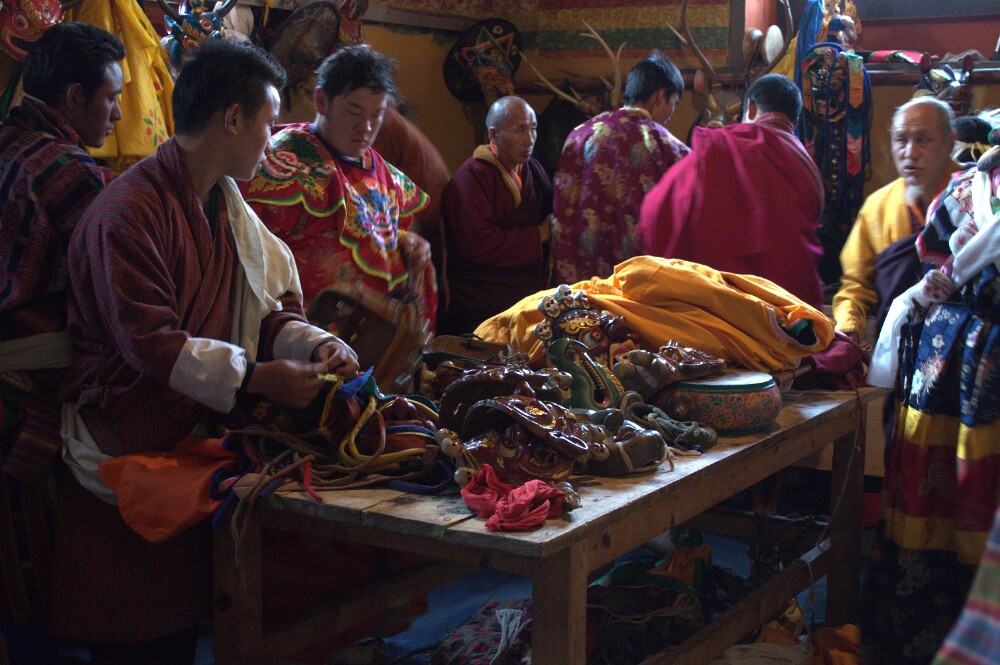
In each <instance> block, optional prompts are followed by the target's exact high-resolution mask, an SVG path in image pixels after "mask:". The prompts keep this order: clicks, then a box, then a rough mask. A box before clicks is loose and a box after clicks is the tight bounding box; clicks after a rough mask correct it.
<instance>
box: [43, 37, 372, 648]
mask: <svg viewBox="0 0 1000 665" xmlns="http://www.w3.org/2000/svg"><path fill="white" fill-rule="evenodd" d="M283 80H284V73H283V71H282V70H281V68H280V67H279V66H278V65H277V64H276V63H274V61H273V60H271V59H270V57H269V56H267V55H266V54H264V53H263V52H262V51H259V50H257V49H255V48H254V47H252V46H249V45H240V44H235V43H233V42H228V41H224V40H211V41H210V42H206V44H205V45H203V46H202V47H201V48H199V49H198V50H197V51H196V53H195V55H194V56H193V57H192V59H191V60H190V61H189V62H188V64H187V65H186V66H185V68H184V69H183V70H182V72H181V74H180V77H179V78H178V80H177V85H176V88H175V91H174V98H173V99H174V116H175V123H176V130H177V136H176V137H175V138H173V139H170V140H168V141H167V142H166V143H164V144H163V145H161V146H160V148H159V149H158V151H157V153H156V154H155V155H153V156H151V157H148V158H146V159H144V160H142V161H141V162H139V163H138V164H137V165H135V166H134V167H132V168H131V169H130V170H128V171H127V172H126V173H125V174H124V175H123V176H122V177H120V178H119V179H117V180H116V181H114V182H113V183H112V184H111V185H110V186H109V187H108V188H106V189H105V190H104V191H103V192H102V194H101V195H99V196H98V198H97V199H95V201H94V203H93V204H92V205H91V207H90V208H89V209H88V211H87V213H86V214H85V215H84V217H83V218H82V219H81V221H80V223H79V226H78V227H77V229H76V232H75V233H74V235H73V237H72V240H71V243H70V248H69V252H70V261H69V263H70V267H71V275H70V277H71V283H72V290H71V293H70V299H69V331H70V337H71V341H72V344H73V361H72V365H71V367H70V369H69V370H68V372H67V375H66V380H65V382H64V386H63V397H64V401H67V402H70V404H66V405H65V406H64V408H63V419H62V421H63V422H62V425H63V438H64V441H65V444H66V453H65V455H64V457H65V458H66V461H67V464H68V465H69V467H70V470H71V471H72V476H71V477H69V478H68V479H67V483H66V484H65V487H64V490H63V491H64V494H63V497H62V505H63V511H62V515H61V516H60V522H59V532H58V534H57V537H56V555H55V558H56V562H55V566H54V573H53V577H54V580H53V599H52V619H51V625H52V629H53V632H54V633H56V634H57V635H63V636H68V637H74V638H81V639H89V640H94V641H95V644H94V645H93V647H92V653H93V656H92V662H93V663H95V664H96V663H171V664H173V663H178V664H179V663H191V662H192V659H193V656H194V646H195V644H196V638H197V633H196V629H195V625H196V623H197V622H198V621H199V620H201V619H204V618H207V617H208V616H210V614H209V612H210V606H209V601H210V595H211V564H212V557H211V539H210V529H209V525H208V524H206V523H201V524H197V525H195V526H193V527H191V528H189V529H188V530H186V531H184V532H182V533H180V534H179V535H176V536H174V537H173V538H170V539H169V540H167V541H165V542H163V543H160V544H153V543H150V542H148V541H146V540H144V539H143V538H142V537H140V536H139V535H137V534H136V533H135V532H134V531H132V530H131V529H130V528H129V527H128V526H127V525H126V523H125V522H124V520H123V519H122V517H121V515H120V513H119V511H118V508H117V506H116V505H115V504H116V502H117V501H118V500H120V499H121V497H117V496H116V495H115V494H114V493H113V492H111V490H109V489H108V487H107V486H106V485H104V483H103V479H102V477H101V474H100V469H99V468H98V467H99V464H100V463H101V462H102V461H106V460H108V459H110V458H112V457H117V456H120V455H126V454H133V453H144V452H156V451H169V450H171V449H173V447H174V445H175V444H176V443H177V442H178V441H179V440H181V439H182V438H183V437H185V436H186V435H188V434H190V433H193V432H195V428H196V426H197V425H199V423H202V422H203V421H205V420H206V419H207V418H208V417H209V416H210V415H211V414H212V412H221V413H226V412H228V411H230V409H231V408H232V406H233V404H234V402H235V399H236V395H237V393H238V392H240V391H242V392H246V393H248V394H256V395H260V396H262V397H264V398H265V399H269V400H272V401H275V402H277V403H283V404H286V405H288V406H292V407H303V406H305V405H306V404H308V403H309V401H311V400H312V398H313V397H315V395H317V394H318V392H319V388H320V381H319V380H318V378H317V373H318V372H326V371H334V372H338V373H341V374H343V375H345V376H354V375H355V374H356V371H357V358H356V357H354V355H353V352H352V351H351V350H350V349H349V348H348V347H347V346H346V345H344V344H343V342H341V341H340V340H338V339H337V338H335V337H333V336H332V335H329V334H328V333H326V332H324V331H322V330H320V329H318V328H315V327H313V326H310V325H309V324H308V323H306V321H305V318H304V316H303V313H302V306H301V297H302V295H301V287H300V285H299V280H298V273H297V272H296V270H295V262H294V258H293V257H292V255H291V252H290V251H289V250H288V248H287V246H285V245H284V243H281V242H280V241H279V240H277V238H275V237H274V236H273V235H271V234H270V233H269V232H268V231H267V229H266V228H265V227H264V225H263V224H262V223H261V222H260V220H259V219H257V218H256V216H255V215H253V213H252V211H250V209H249V207H247V206H246V204H245V203H244V202H243V200H242V198H241V197H240V195H239V191H238V189H237V188H236V185H235V183H234V182H233V178H240V179H249V178H251V177H252V176H253V174H254V172H255V171H256V170H257V167H258V166H259V164H260V162H261V161H263V159H264V150H265V147H266V145H267V142H268V139H269V138H270V131H271V126H272V125H273V124H274V122H275V120H276V118H277V115H278V108H279V97H278V88H279V87H280V86H281V85H282V83H283ZM279 358H280V359H282V360H276V359H279ZM164 509H165V510H166V509H169V508H168V507H164Z"/></svg>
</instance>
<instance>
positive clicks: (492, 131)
mask: <svg viewBox="0 0 1000 665" xmlns="http://www.w3.org/2000/svg"><path fill="white" fill-rule="evenodd" d="M486 138H487V139H488V140H489V141H490V143H492V142H493V141H495V140H496V138H497V128H496V127H490V128H488V129H487V130H486Z"/></svg>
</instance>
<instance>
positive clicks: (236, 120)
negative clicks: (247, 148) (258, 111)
mask: <svg viewBox="0 0 1000 665" xmlns="http://www.w3.org/2000/svg"><path fill="white" fill-rule="evenodd" d="M223 122H224V123H225V125H224V126H225V129H226V132H227V133H229V134H233V135H236V134H238V133H239V131H240V127H241V125H242V123H243V111H242V109H241V108H240V105H239V104H230V105H229V106H228V107H227V108H226V113H225V114H224V115H223Z"/></svg>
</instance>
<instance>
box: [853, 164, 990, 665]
mask: <svg viewBox="0 0 1000 665" xmlns="http://www.w3.org/2000/svg"><path fill="white" fill-rule="evenodd" d="M990 155H992V156H993V157H994V158H995V157H997V156H998V155H1000V148H994V149H993V150H992V151H991V153H987V155H985V156H984V157H983V159H982V160H980V164H987V163H988V162H989V159H988V158H989V157H990ZM994 165H995V162H994ZM991 178H992V182H991ZM998 184H1000V168H995V169H993V170H992V173H988V172H986V171H977V170H976V169H971V170H969V171H967V172H966V173H964V174H962V175H961V176H959V177H957V178H956V179H955V180H954V181H953V182H952V183H951V184H950V185H949V186H948V188H947V189H946V190H945V191H944V192H943V193H942V194H941V196H940V197H939V198H938V201H937V203H936V204H935V205H932V206H931V209H930V211H929V216H928V222H927V226H926V227H925V228H924V230H923V231H922V232H921V234H920V237H919V239H918V243H917V249H918V252H919V254H920V258H921V260H922V261H923V262H924V263H930V264H933V265H935V266H937V268H935V269H933V270H930V271H928V272H927V274H926V275H925V276H924V279H923V280H922V281H921V282H920V283H919V284H917V285H916V286H914V287H912V288H911V289H910V290H908V291H907V292H906V293H904V294H903V295H901V296H899V297H898V298H896V300H895V301H893V304H892V306H891V307H890V309H889V313H888V316H887V318H886V322H885V325H884V326H883V328H882V331H881V334H880V336H879V341H878V345H877V346H876V349H875V352H874V353H873V356H872V365H871V368H870V370H869V382H870V383H873V384H875V385H885V386H893V385H894V386H895V390H896V396H897V403H896V420H895V429H894V431H893V433H892V438H891V441H890V443H889V447H888V451H889V452H888V456H887V457H888V460H887V464H886V475H885V487H884V490H883V503H884V519H885V534H884V538H885V542H884V543H882V544H881V545H880V547H879V548H878V549H877V550H876V552H877V557H876V561H877V565H876V567H875V571H874V574H873V575H872V577H871V583H870V588H869V595H870V596H871V599H870V600H871V602H868V603H866V604H865V606H866V607H867V608H869V610H870V612H871V616H870V617H869V619H868V622H867V623H866V631H867V632H866V639H867V640H869V641H870V642H871V643H872V644H873V648H875V649H876V654H877V655H879V656H880V657H881V658H882V660H879V661H878V662H886V663H890V662H903V663H926V662H929V661H930V658H931V657H932V656H933V654H934V652H935V651H936V650H937V647H938V646H939V645H940V644H941V642H942V640H943V639H944V637H945V635H946V633H947V631H948V630H949V629H950V627H951V625H952V624H953V623H954V621H955V620H956V619H957V617H958V614H959V611H960V610H961V608H962V605H963V603H964V601H965V597H966V592H967V591H968V589H969V585H970V583H971V581H972V576H973V573H974V572H975V565H976V564H977V563H978V562H979V559H980V556H981V555H982V553H983V549H984V546H985V544H986V540H987V536H988V534H989V531H990V526H991V524H992V519H993V513H994V510H995V509H996V507H997V504H998V499H1000V447H998V441H1000V437H998V436H997V434H996V431H997V427H998V425H1000V399H998V395H1000V327H998V326H997V325H996V324H997V322H998V321H1000V304H998V303H1000V270H998V267H997V265H996V263H997V256H1000V224H998V220H1000V200H998V199H997V197H996V189H997V185H998ZM889 608H892V610H891V612H890V610H889Z"/></svg>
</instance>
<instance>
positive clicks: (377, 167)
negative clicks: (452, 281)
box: [241, 124, 437, 330]
mask: <svg viewBox="0 0 1000 665" xmlns="http://www.w3.org/2000/svg"><path fill="white" fill-rule="evenodd" d="M241 189H242V190H243V194H244V197H245V198H246V201H247V202H248V203H250V204H251V207H252V208H253V209H254V210H255V211H256V212H257V214H258V215H260V218H261V219H262V220H264V223H265V224H267V227H268V228H269V229H270V230H271V231H272V232H273V233H274V234H275V235H277V236H278V237H279V238H281V239H282V240H284V241H285V242H286V243H288V246H289V247H290V248H291V250H292V253H293V254H294V255H295V261H296V263H297V264H298V267H299V275H300V276H301V278H302V291H303V294H304V297H305V303H306V305H308V304H309V302H310V301H311V300H312V298H313V297H314V296H315V295H316V294H317V293H318V292H319V291H320V290H322V289H323V287H325V286H327V285H329V284H345V285H350V284H353V283H360V284H362V285H364V286H365V287H367V288H368V289H370V290H371V291H372V292H374V293H375V294H377V295H380V296H386V295H391V296H397V295H399V296H403V295H406V294H407V293H408V292H409V291H410V290H411V289H412V290H413V291H414V292H415V295H417V296H418V297H419V298H421V300H422V305H423V317H424V319H425V320H426V321H427V322H428V324H429V325H430V329H431V330H433V329H434V316H435V312H436V310H437V287H436V285H435V278H434V267H433V266H432V265H428V266H427V268H426V270H425V271H424V274H422V275H411V273H410V270H409V267H408V266H407V264H406V259H405V257H404V256H403V254H402V252H401V251H400V250H399V246H398V244H397V243H398V240H399V236H400V235H401V234H403V233H408V231H407V229H409V227H410V223H411V221H412V220H411V217H412V215H414V214H415V213H417V212H419V211H421V210H423V208H424V207H425V206H426V205H427V195H426V194H425V193H424V192H422V191H421V190H420V188H419V187H417V186H416V185H415V184H414V183H413V181H412V180H410V179H409V178H408V177H407V176H406V175H405V174H403V173H402V172H400V171H399V170H398V169H396V168H395V167H394V166H392V165H391V164H388V163H387V162H386V161H385V160H384V159H382V157H381V155H379V154H378V153H377V152H376V151H375V150H372V149H370V148H369V149H368V151H367V153H366V154H365V157H364V159H363V160H362V161H361V162H360V163H352V162H351V161H349V160H346V159H344V158H342V157H340V156H339V155H336V154H335V153H334V151H333V149H332V148H330V147H329V146H327V145H326V143H325V142H324V141H323V140H322V139H321V138H320V137H319V135H318V134H317V133H316V131H315V130H314V129H313V128H312V126H311V125H310V124H299V125H288V126H287V127H285V128H284V129H282V130H281V131H280V132H278V133H277V134H275V135H274V136H273V137H272V138H271V152H270V154H269V155H268V157H267V159H266V160H265V161H264V164H263V165H261V168H260V171H258V172H257V176H256V177H255V178H254V179H253V180H252V181H250V182H249V183H242V184H241Z"/></svg>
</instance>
